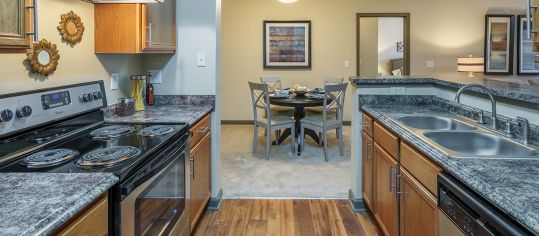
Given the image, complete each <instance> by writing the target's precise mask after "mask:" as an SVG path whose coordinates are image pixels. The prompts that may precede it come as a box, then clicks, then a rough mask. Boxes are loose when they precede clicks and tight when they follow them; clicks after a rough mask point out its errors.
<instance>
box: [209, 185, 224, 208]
mask: <svg viewBox="0 0 539 236" xmlns="http://www.w3.org/2000/svg"><path fill="white" fill-rule="evenodd" d="M221 203H223V189H220V190H219V193H218V194H217V196H216V197H214V198H213V197H212V198H210V202H209V203H208V208H207V210H208V211H218V210H219V208H221Z"/></svg>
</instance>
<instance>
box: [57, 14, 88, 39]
mask: <svg viewBox="0 0 539 236" xmlns="http://www.w3.org/2000/svg"><path fill="white" fill-rule="evenodd" d="M58 30H59V31H60V34H61V35H62V39H63V40H65V41H67V42H68V43H70V44H77V43H79V42H80V41H81V40H82V34H83V33H84V24H82V21H81V20H80V17H79V16H78V15H77V14H75V13H74V12H73V11H70V12H68V13H66V14H62V16H61V20H60V25H59V26H58Z"/></svg>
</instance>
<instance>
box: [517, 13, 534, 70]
mask: <svg viewBox="0 0 539 236" xmlns="http://www.w3.org/2000/svg"><path fill="white" fill-rule="evenodd" d="M527 24H528V22H527V19H526V16H525V15H520V16H518V30H517V32H518V33H517V42H518V44H517V65H518V66H517V74H518V75H537V74H539V52H534V51H533V43H532V40H531V39H528V38H527V36H526V35H527V33H528V30H527Z"/></svg>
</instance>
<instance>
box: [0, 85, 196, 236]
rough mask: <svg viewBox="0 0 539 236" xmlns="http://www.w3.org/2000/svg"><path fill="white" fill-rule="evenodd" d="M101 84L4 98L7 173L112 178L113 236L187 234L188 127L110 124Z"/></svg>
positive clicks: (1, 155)
mask: <svg viewBox="0 0 539 236" xmlns="http://www.w3.org/2000/svg"><path fill="white" fill-rule="evenodd" d="M106 105H107V102H106V99H105V91H104V86H103V82H102V81H98V82H92V83H84V84H77V85H71V86H64V87H57V88H51V89H44V90H37V91H30V92H22V93H15V94H8V95H2V96H0V118H1V120H0V172H52V173H72V172H79V173H88V172H110V173H114V174H115V175H116V176H118V178H119V179H120V181H119V183H118V184H116V185H115V186H114V187H113V188H112V189H111V190H110V191H109V198H110V199H109V200H110V202H111V204H110V209H109V212H110V216H109V218H110V234H111V235H180V234H181V233H182V232H184V233H188V229H189V228H188V220H187V214H188V210H187V209H186V196H187V194H186V192H187V189H188V186H187V183H188V181H187V180H188V178H187V176H188V174H189V168H186V166H187V165H186V162H187V161H189V150H188V149H189V148H188V139H189V134H188V128H189V127H188V125H186V124H163V123H154V124H107V123H105V122H104V118H103V113H102V111H101V108H103V107H105V106H106Z"/></svg>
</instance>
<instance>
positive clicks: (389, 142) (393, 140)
mask: <svg viewBox="0 0 539 236" xmlns="http://www.w3.org/2000/svg"><path fill="white" fill-rule="evenodd" d="M373 133H374V141H376V142H377V143H378V144H379V145H380V146H382V147H383V148H384V150H386V151H387V152H388V153H389V154H390V155H391V156H393V157H394V158H395V159H397V160H398V155H399V138H397V136H395V135H394V134H393V133H391V132H390V131H389V130H387V129H386V128H384V127H383V126H382V125H381V124H378V122H374V130H373Z"/></svg>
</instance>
